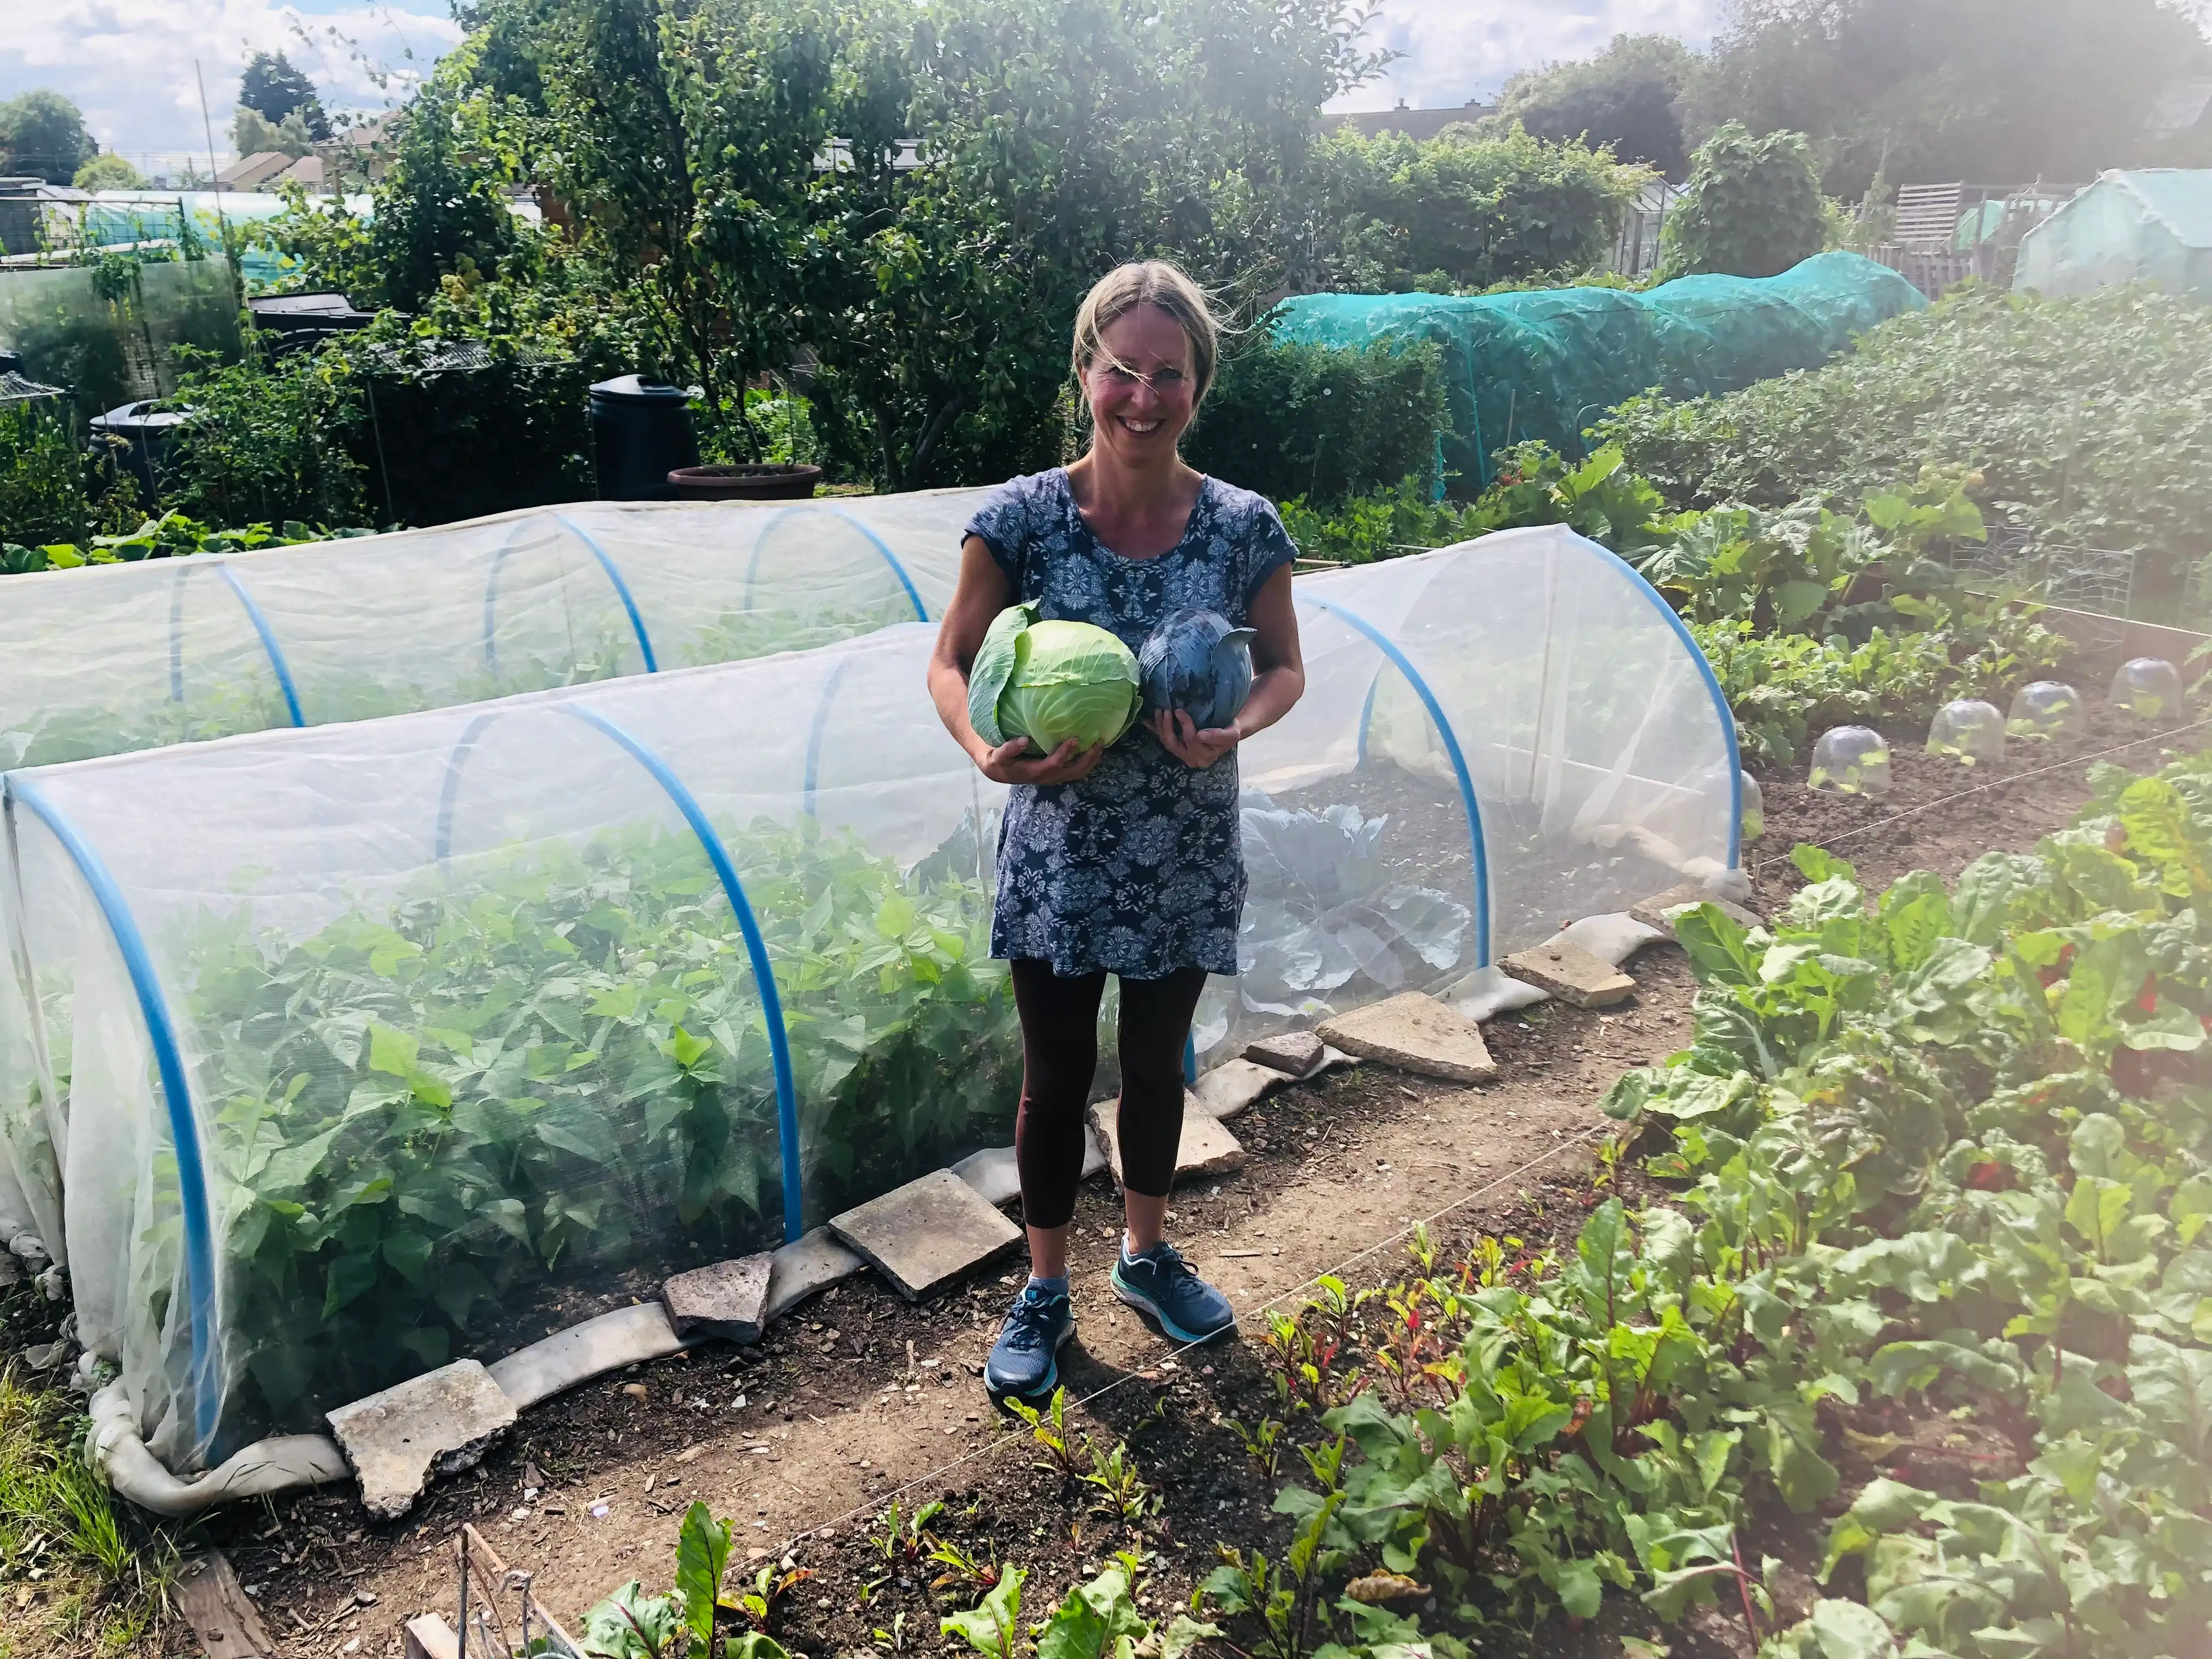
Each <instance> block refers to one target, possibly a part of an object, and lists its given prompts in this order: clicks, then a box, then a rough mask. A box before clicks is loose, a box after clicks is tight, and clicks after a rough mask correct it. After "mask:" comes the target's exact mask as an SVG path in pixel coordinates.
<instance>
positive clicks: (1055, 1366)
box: [983, 1285, 1075, 1400]
mask: <svg viewBox="0 0 2212 1659" xmlns="http://www.w3.org/2000/svg"><path fill="white" fill-rule="evenodd" d="M1074 1334H1075V1310H1074V1309H1073V1308H1072V1307H1070V1306H1069V1305H1068V1301H1067V1296H1066V1292H1065V1291H1060V1292H1055V1293H1054V1294H1053V1295H1050V1296H1046V1295H1041V1294H1040V1293H1039V1292H1038V1291H1036V1289H1035V1288H1034V1287H1033V1286H1026V1285H1025V1286H1024V1287H1023V1290H1022V1293H1021V1294H1020V1295H1019V1296H1018V1297H1015V1298H1014V1305H1013V1306H1012V1307H1011V1308H1009V1309H1007V1310H1006V1322H1005V1323H1004V1324H1002V1325H1000V1327H999V1340H998V1341H997V1342H996V1343H994V1344H993V1345H992V1348H991V1357H990V1358H989V1359H987V1360H986V1361H985V1362H984V1364H983V1386H984V1387H985V1388H986V1389H989V1390H990V1391H991V1397H992V1398H993V1399H994V1400H1003V1399H1005V1398H1006V1396H1007V1395H1013V1396H1014V1397H1015V1398H1016V1399H1018V1400H1028V1399H1030V1398H1031V1397H1032V1396H1034V1395H1044V1394H1050V1393H1051V1392H1052V1391H1053V1390H1054V1389H1056V1388H1058V1387H1059V1386H1060V1349H1061V1348H1062V1347H1063V1346H1066V1342H1067V1339H1068V1338H1069V1337H1071V1336H1073V1335H1074Z"/></svg>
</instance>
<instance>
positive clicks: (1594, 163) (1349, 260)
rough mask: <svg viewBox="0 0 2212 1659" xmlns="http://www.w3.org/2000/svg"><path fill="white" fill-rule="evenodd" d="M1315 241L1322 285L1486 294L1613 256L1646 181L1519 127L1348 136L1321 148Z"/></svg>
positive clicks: (1591, 153) (1603, 155)
mask: <svg viewBox="0 0 2212 1659" xmlns="http://www.w3.org/2000/svg"><path fill="white" fill-rule="evenodd" d="M1314 163H1315V167H1316V173H1317V175H1318V177H1319V179H1320V180H1321V184H1320V187H1319V189H1318V191H1316V197H1315V198H1314V204H1313V207H1312V209H1311V211H1312V212H1313V214H1314V215H1315V223H1314V226H1313V228H1312V231H1311V233H1310V234H1311V235H1312V236H1313V238H1314V239H1315V240H1316V242H1317V243H1318V245H1319V246H1320V247H1321V248H1322V253H1321V255H1320V258H1319V261H1318V263H1319V265H1320V267H1321V268H1320V270H1318V271H1317V272H1316V276H1318V277H1319V279H1320V281H1321V283H1322V286H1325V287H1328V288H1334V289H1343V290H1347V291H1351V292H1354V293H1370V294H1371V293H1385V294H1401V293H1406V292H1409V291H1411V290H1413V289H1438V290H1447V291H1448V290H1450V289H1485V288H1488V287H1490V286H1491V285H1492V284H1493V283H1500V282H1510V281H1514V280H1516V279H1519V278H1525V277H1529V276H1536V275H1538V274H1540V273H1553V272H1571V271H1577V270H1584V269H1587V268H1588V267H1589V266H1591V265H1593V264H1596V263H1597V262H1598V260H1600V259H1601V258H1604V257H1605V254H1606V252H1607V249H1609V248H1610V247H1611V246H1612V245H1613V235H1614V234H1615V232H1616V231H1617V230H1618V229H1619V228H1620V215H1621V211H1622V210H1623V209H1624V208H1625V207H1626V204H1628V202H1629V201H1630V200H1631V199H1632V197H1634V196H1635V194H1636V191H1637V188H1638V185H1640V184H1641V183H1642V181H1643V179H1644V177H1645V176H1646V175H1645V174H1644V172H1643V170H1642V169H1641V168H1638V167H1622V166H1620V164H1619V163H1617V162H1615V161H1613V157H1612V156H1611V155H1609V154H1607V152H1605V151H1603V150H1596V149H1590V148H1589V146H1587V145H1585V144H1583V143H1545V142H1544V141H1543V140H1541V139H1538V138H1532V137H1529V136H1528V133H1526V132H1524V131H1521V130H1520V129H1519V128H1517V127H1516V128H1514V129H1511V130H1510V131H1508V132H1507V133H1506V134H1505V136H1504V137H1497V138H1478V137H1475V136H1474V128H1473V127H1471V126H1470V127H1467V128H1464V129H1461V130H1458V131H1455V130H1453V129H1449V128H1448V129H1446V131H1445V132H1444V133H1443V136H1441V137H1437V138H1433V139H1430V140H1427V141H1425V142H1423V141H1418V140H1415V139H1412V138H1407V137H1404V136H1402V135H1401V134H1395V133H1385V134H1383V135H1382V136H1381V137H1375V138H1366V137H1361V136H1360V135H1359V134H1358V133H1357V132H1352V131H1345V132H1340V133H1337V134H1335V135H1334V136H1333V137H1329V138H1328V139H1326V140H1324V141H1323V142H1322V143H1321V144H1319V145H1318V146H1316V150H1315V155H1314Z"/></svg>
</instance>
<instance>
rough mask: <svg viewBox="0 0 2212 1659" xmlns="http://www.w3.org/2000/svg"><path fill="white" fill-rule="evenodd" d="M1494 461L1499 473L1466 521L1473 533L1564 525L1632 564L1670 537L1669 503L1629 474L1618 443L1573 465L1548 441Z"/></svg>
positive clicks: (1511, 451) (1464, 525)
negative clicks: (1665, 515)
mask: <svg viewBox="0 0 2212 1659" xmlns="http://www.w3.org/2000/svg"><path fill="white" fill-rule="evenodd" d="M1495 459H1496V461H1497V466H1498V471H1497V476H1496V477H1494V478H1493V479H1492V482H1491V485H1490V488H1489V489H1486V490H1485V491H1483V493H1482V495H1481V496H1480V498H1479V499H1478V500H1477V501H1475V502H1474V505H1473V506H1472V507H1468V510H1467V512H1466V513H1465V515H1464V516H1463V518H1462V521H1461V523H1462V529H1463V531H1464V532H1465V533H1466V534H1468V535H1469V536H1481V535H1486V534H1488V533H1489V532H1492V531H1493V530H1513V529H1517V528H1519V527H1520V526H1523V525H1540V524H1563V525H1565V526H1567V527H1568V528H1569V529H1571V530H1573V531H1575V532H1577V533H1578V534H1581V535H1584V536H1587V537H1589V538H1590V539H1591V540H1592V541H1594V542H1598V543H1601V544H1603V545H1605V546H1607V547H1609V548H1611V549H1612V550H1613V551H1614V552H1616V553H1619V554H1621V555H1623V556H1626V557H1629V558H1631V559H1633V558H1634V557H1635V556H1637V555H1638V553H1639V552H1640V551H1641V550H1644V549H1646V548H1649V547H1651V546H1653V545H1655V544H1657V543H1659V542H1660V541H1662V539H1663V538H1665V537H1666V535H1667V534H1668V530H1667V528H1666V527H1665V526H1662V525H1660V524H1659V523H1657V522H1656V520H1658V519H1659V518H1660V517H1662V514H1663V511H1664V508H1665V507H1666V503H1665V502H1664V501H1662V500H1661V499H1660V496H1659V492H1658V491H1657V490H1656V489H1652V487H1651V486H1650V484H1649V483H1646V482H1644V480H1643V479H1642V478H1639V477H1637V476H1636V475H1635V474H1634V473H1632V472H1630V471H1626V468H1625V467H1624V465H1622V458H1621V453H1620V446H1618V445H1616V444H1607V445H1606V446H1604V447H1601V448H1600V449H1598V450H1595V451H1594V452H1593V453H1591V455H1590V457H1589V459H1587V460H1584V461H1579V462H1570V461H1567V460H1565V459H1563V458H1562V457H1561V456H1560V455H1559V453H1558V452H1557V451H1556V450H1554V449H1553V448H1552V447H1551V446H1550V445H1549V444H1547V443H1543V442H1541V441H1534V440H1532V441H1529V442H1527V443H1519V444H1515V445H1512V446H1511V447H1509V448H1505V449H1501V450H1499V451H1498V453H1497V455H1496V458H1495Z"/></svg>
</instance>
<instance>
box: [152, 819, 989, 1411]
mask: <svg viewBox="0 0 2212 1659" xmlns="http://www.w3.org/2000/svg"><path fill="white" fill-rule="evenodd" d="M722 833H723V835H724V837H725V839H726V842H727V843H728V845H729V847H730V848H731V855H732V859H733V860H734V861H735V863H736V866H737V867H738V869H739V870H740V871H741V872H743V878H744V883H745V889H746V893H747V896H748V897H749V898H750V902H751V904H752V907H753V909H754V911H755V914H756V915H757V917H758V918H759V921H760V925H761V927H762V929H763V933H764V935H765V938H766V942H767V945H768V949H769V955H770V957H771V959H772V961H773V963H774V964H775V981H776V986H777V990H778V993H779V994H780V997H781V1003H782V1012H783V1028H784V1030H786V1031H787V1034H788V1037H789V1042H790V1052H791V1058H792V1063H793V1070H794V1073H795V1077H796V1083H797V1090H798V1096H799V1107H800V1140H801V1147H802V1152H803V1157H804V1163H805V1174H806V1186H807V1192H808V1200H807V1202H808V1214H807V1216H806V1217H805V1220H806V1221H807V1223H808V1224H809V1225H811V1224H812V1223H813V1222H815V1221H817V1220H819V1219H820V1218H822V1215H823V1214H825V1213H829V1212H834V1211H835V1210H836V1209H840V1208H842V1207H845V1206H846V1205H847V1204H848V1203H850V1202H855V1201H858V1200H860V1199H863V1198H866V1197H868V1196H872V1195H873V1194H876V1193H878V1192H882V1191H884V1190H886V1189H888V1188H890V1187H892V1186H895V1185H896V1184H898V1182H901V1181H903V1180H906V1179H908V1178H910V1177H911V1176H914V1175H915V1174H918V1173H920V1172H921V1170H924V1169H927V1168H930V1167H934V1166H936V1165H938V1164H942V1163H944V1162H945V1161H947V1160H948V1159H950V1158H957V1156H959V1155H961V1154H962V1153H963V1152H966V1151H969V1150H972V1149H973V1148H974V1147H975V1146H979V1145H982V1144H986V1143H988V1142H994V1141H1002V1140H1004V1139H1006V1130H1007V1126H1008V1119H1009V1117H1010V1115H1011V1110H1012V1100H1013V1089H1014V1083H1015V1079H1016V1070H1015V1068H1016V1065H1017V1056H1018V1043H1017V1042H1016V1041H1015V1039H1014V1032H1015V1029H1016V1027H1015V1020H1014V1013H1013V1006H1012V996H1011V994H1010V991H1009V989H1008V986H1007V981H1006V974H1005V970H1004V969H1003V967H1002V966H1000V965H998V964H994V963H991V962H989V961H988V960H987V954H986V953H987V938H988V935H987V927H988V913H987V904H986V902H985V898H984V895H983V892H982V890H981V888H980V887H979V886H978V885H977V884H975V881H974V879H973V878H972V873H971V875H970V876H969V877H968V878H963V877H962V876H961V875H959V874H958V873H945V874H938V875H933V876H931V877H929V878H916V877H910V876H908V874H906V873H904V872H902V870H901V869H900V868H899V866H896V864H893V863H891V862H890V861H887V860H883V859H880V858H877V857H875V856H872V854H869V853H867V852H866V850H865V849H864V848H861V847H860V845H859V844H858V843H857V842H854V841H853V840H850V839H848V838H836V837H829V836H819V835H817V834H816V833H815V832H814V830H813V829H812V827H811V824H810V825H808V826H807V827H806V828H805V829H803V830H794V829H789V828H786V827H782V826H779V825H775V824H773V823H768V822H766V821H762V822H758V823H754V824H753V825H751V826H750V828H748V829H744V831H742V832H740V831H738V830H737V829H736V828H735V827H734V826H732V825H724V826H722ZM181 959H182V960H183V962H184V963H185V968H184V969H183V972H182V979H183V981H184V982H185V985H186V986H187V987H188V991H187V994H186V996H185V1006H186V1010H187V1013H186V1020H187V1024H188V1025H189V1027H190V1028H191V1030H193V1031H195V1032H196V1033H197V1034H199V1036H200V1040H201V1041H202V1042H204V1043H205V1045H206V1047H207V1050H208V1052H207V1056H206V1058H205V1060H204V1061H203V1063H202V1065H201V1066H200V1068H199V1072H198V1075H197V1079H196V1081H197V1085H198V1088H199V1091H200V1092H201V1094H202V1097H203V1105H204V1111H205V1113H206V1115H207V1118H208V1121H209V1123H210V1133H211V1140H212V1146H211V1148H210V1153H211V1157H210V1162H211V1164H212V1165H213V1168H214V1170H215V1176H216V1195H217V1202H218V1208H219V1224H218V1225H219V1227H220V1236H221V1239H222V1256H223V1263H224V1267H223V1271H224V1284H225V1298H226V1305H225V1321H226V1324H227V1326H228V1329H229V1330H230V1332H231V1333H232V1339H231V1340H232V1346H231V1349H230V1351H229V1352H228V1356H227V1358H228V1361H229V1363H230V1364H231V1365H232V1366H233V1368H234V1370H238V1371H242V1373H243V1375H244V1376H245V1377H246V1379H247V1381H248V1382H249V1383H250V1385H251V1391H252V1401H251V1409H250V1411H249V1413H248V1414H249V1415H250V1416H252V1417H253V1418H254V1419H257V1421H256V1423H255V1424H254V1425H252V1426H262V1425H268V1424H289V1423H294V1422H301V1421H304V1420H305V1419H307V1418H308V1417H311V1416H312V1415H313V1413H314V1412H316V1411H318V1410H320V1409H326V1408H328V1407H331V1406H334V1405H337V1404H340V1403H342V1402H343V1401H346V1400H349V1399H352V1398H356V1397H357V1396H358V1395H361V1394H363V1393H365V1392H368V1391H369V1390H371V1389H375V1388H378V1387H380V1386H383V1385H385V1384H386V1383H390V1382H392V1381H394V1380H396V1379H397V1378H398V1377H399V1376H404V1375H407V1374H409V1373H411V1372H413V1371H416V1370H422V1369H423V1368H425V1367H428V1366H433V1365H436V1364H441V1363H443V1362H444V1361H445V1360H446V1359H447V1358H450V1357H452V1356H453V1355H455V1354H458V1353H482V1354H483V1355H485V1356H486V1357H490V1356H492V1355H495V1354H496V1353H498V1352H504V1351H505V1350H506V1349H507V1348H509V1347H512V1346H516V1345H517V1341H518V1339H519V1340H534V1339H535V1338H536V1337H538V1336H540V1335H542V1334H544V1328H545V1327H546V1325H547V1324H550V1323H565V1322H568V1318H570V1317H574V1315H573V1314H571V1315H569V1316H565V1317H548V1316H549V1314H550V1311H551V1310H552V1309H553V1308H555V1307H568V1306H571V1305H573V1304H572V1303H571V1302H569V1301H566V1300H564V1299H563V1298H564V1297H573V1296H575V1295H588V1294H589V1293H592V1292H594V1291H606V1290H609V1289H612V1288H614V1287H615V1285H616V1283H617V1275H618V1274H620V1273H622V1272H623V1271H624V1270H626V1269H631V1268H638V1267H642V1268H647V1269H651V1270H654V1271H658V1270H659V1269H661V1268H664V1267H673V1266H678V1265H692V1264H694V1263H696V1262H697V1261H705V1260H714V1259H719V1258H720V1257H724V1256H727V1255H734V1254H738V1253H741V1252H744V1251H746V1250H750V1249H759V1248H763V1247H764V1246H768V1245H771V1244H774V1243H779V1242H781V1237H782V1236H783V1228H784V1217H783V1213H782V1201H781V1146H780V1138H779V1134H778V1131H777V1097H776V1092H775V1073H774V1066H773V1063H772V1059H771V1051H770V1045H769V1030H768V1023H767V1018H766V1015H765V1012H764V1009H763V1000H762V996H761V992H760V987H759V985H758V984H757V982H756V981H755V979H754V977H753V970H752V966H751V963H750V958H749V957H748V954H747V952H746V951H745V948H744V944H743V941H742V939H741V938H740V935H739V933H738V927H737V926H736V925H735V921H734V918H733V917H732V914H731V910H730V906H729V903H728V901H727V900H726V897H725V896H724V894H723V891H722V889H721V887H720V884H719V883H718V882H717V880H716V879H715V877H714V872H713V871H712V870H711V868H710V867H709V866H708V863H707V861H706V860H705V858H704V857H703V855H702V853H701V850H700V848H699V847H698V845H697V843H696V841H695V840H693V839H691V838H690V836H689V835H688V833H678V832H675V831H666V830H661V829H642V828H631V829H615V830H609V831H606V832H603V833H601V834H599V835H597V836H592V838H590V839H589V840H587V841H586V842H583V843H582V844H580V845H573V844H571V843H568V842H562V841H557V840H556V841H549V842H539V843H536V844H533V845H529V846H525V847H517V848H505V849H501V850H500V851H497V852H495V853H492V854H484V855H481V856H478V857H476V858H473V859H461V858H457V859H455V860H453V866H452V868H451V869H450V870H447V871H441V872H426V874H425V876H424V877H423V878H422V880H421V881H420V882H419V883H417V884H416V885H415V886H414V887H412V888H410V890H408V891H406V892H404V893H403V894H402V895H401V896H398V898H397V899H396V900H393V901H392V902H387V903H382V904H374V903H363V904H357V905H355V906H352V907H350V908H347V909H346V910H345V911H344V913H343V914H342V915H338V916H337V917H336V918H335V919H333V920H331V921H329V922H327V923H326V924H325V925H324V926H322V927H320V928H319V929H317V930H316V931H315V932H314V933H312V934H309V935H307V937H305V938H295V937H291V936H289V935H287V934H284V933H278V932H274V931H270V930H267V929H264V928H260V927H257V926H256V925H255V922H254V918H253V914H252V908H251V905H250V903H249V904H248V905H246V906H244V907H242V908H237V909H234V910H226V911H219V912H210V913H207V914H204V915H202V916H201V917H200V918H199V919H198V920H197V921H195V922H194V923H193V924H192V926H191V929H190V932H189V936H188V937H187V938H186V939H185V940H183V941H182V942H181ZM169 1247H170V1248H172V1249H173V1240H171V1241H169ZM163 1282H166V1279H164V1280H163ZM647 1282H648V1283H650V1280H648V1281H647ZM628 1299H629V1298H628V1297H627V1296H624V1297H623V1300H628ZM156 1311H157V1313H159V1312H161V1311H164V1310H158V1309H157V1310H156ZM540 1321H542V1322H540ZM526 1322H538V1323H526Z"/></svg>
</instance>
